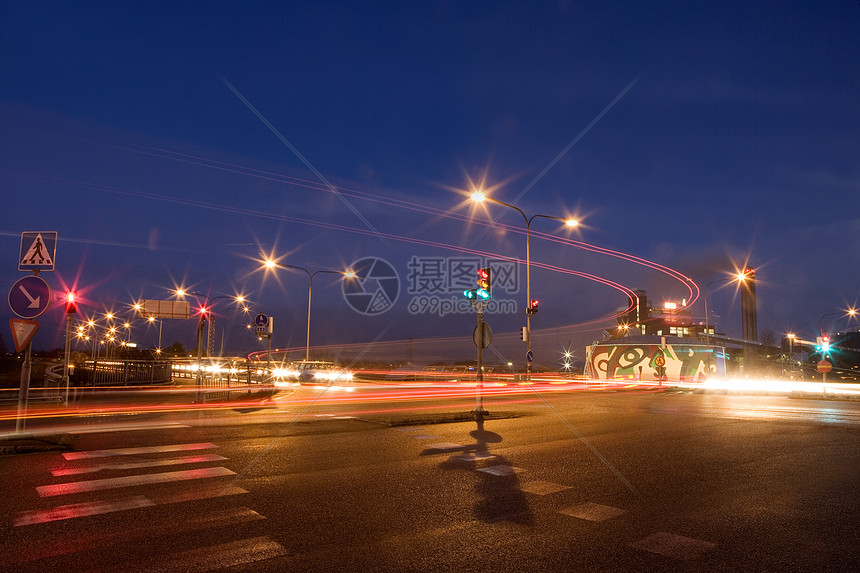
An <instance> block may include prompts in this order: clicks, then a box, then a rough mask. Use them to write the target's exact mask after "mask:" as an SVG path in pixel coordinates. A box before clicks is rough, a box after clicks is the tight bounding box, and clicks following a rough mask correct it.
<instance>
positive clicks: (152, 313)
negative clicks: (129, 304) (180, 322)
mask: <svg viewBox="0 0 860 573" xmlns="http://www.w3.org/2000/svg"><path fill="white" fill-rule="evenodd" d="M135 308H137V309H138V310H137V313H138V315H140V317H141V318H191V303H189V302H188V301H187V300H142V301H140V302H139V303H138V305H136V306H135Z"/></svg>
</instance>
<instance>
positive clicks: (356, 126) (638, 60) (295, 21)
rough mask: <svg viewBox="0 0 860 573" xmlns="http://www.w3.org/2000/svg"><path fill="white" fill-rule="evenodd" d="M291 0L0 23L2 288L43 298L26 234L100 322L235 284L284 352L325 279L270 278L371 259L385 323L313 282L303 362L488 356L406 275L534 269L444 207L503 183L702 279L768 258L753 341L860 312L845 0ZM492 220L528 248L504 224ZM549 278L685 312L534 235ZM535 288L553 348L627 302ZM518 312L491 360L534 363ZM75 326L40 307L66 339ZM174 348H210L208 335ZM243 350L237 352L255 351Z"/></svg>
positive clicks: (855, 13)
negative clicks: (412, 346)
mask: <svg viewBox="0 0 860 573" xmlns="http://www.w3.org/2000/svg"><path fill="white" fill-rule="evenodd" d="M292 4H299V3H281V2H272V3H244V2H243V3H239V2H217V3H216V2H200V3H194V2H182V3H141V4H137V5H135V4H129V3H124V2H114V3H87V4H86V5H79V4H77V3H71V4H70V3H44V2H27V3H22V2H6V1H3V2H2V3H0V7H2V8H0V42H2V44H0V77H2V81H0V184H2V189H3V204H4V215H3V217H2V219H0V221H2V222H0V256H2V259H0V275H2V277H3V281H4V282H5V283H7V284H8V286H10V287H11V285H12V283H13V282H14V281H15V280H16V279H17V278H18V277H19V276H23V273H21V272H19V271H18V270H17V261H16V259H17V257H18V250H19V241H20V239H19V237H20V233H21V232H22V231H38V230H56V231H58V232H59V237H60V241H59V245H58V249H57V270H56V271H55V272H54V273H52V274H50V273H46V274H45V275H43V276H46V278H48V280H49V282H51V284H52V286H54V287H55V288H56V289H57V290H62V288H63V285H64V284H77V288H78V290H80V291H82V292H85V297H86V300H87V301H88V303H89V304H90V309H91V310H90V309H87V310H85V313H89V312H90V311H92V312H101V310H102V309H104V308H105V307H108V306H110V307H114V308H117V309H119V308H121V307H122V306H123V305H126V304H128V303H129V302H131V301H132V300H134V299H136V298H139V297H143V298H167V296H168V293H167V290H166V289H168V288H170V287H173V286H174V285H178V284H180V283H181V284H182V285H183V286H186V287H190V288H193V289H195V290H198V291H202V292H206V293H211V294H212V295H216V294H219V295H220V294H231V293H233V292H234V291H235V290H241V291H243V292H245V293H246V294H248V295H249V296H250V297H251V298H252V300H253V301H254V303H253V307H254V309H255V310H260V311H263V312H266V313H268V314H271V315H274V316H277V317H278V322H277V324H278V325H279V328H278V329H277V334H276V343H275V344H276V345H280V346H286V345H291V346H303V344H304V333H305V320H306V315H305V312H306V303H307V298H306V297H307V279H306V278H303V275H293V274H289V273H288V272H285V271H281V272H280V273H279V276H280V284H279V283H278V282H276V281H275V280H272V277H271V276H270V277H269V278H268V279H266V280H265V281H263V274H262V273H259V272H255V270H254V269H255V267H256V266H257V263H256V262H255V261H254V260H253V259H254V258H257V257H259V254H260V252H261V251H263V252H267V253H269V252H271V253H274V254H276V255H278V256H283V257H284V258H283V259H282V261H281V262H283V263H286V264H293V265H298V266H303V267H307V268H309V269H311V270H316V269H322V268H325V269H332V268H335V269H342V268H346V267H347V266H349V265H350V264H351V263H352V262H354V261H356V260H358V259H360V258H362V257H379V258H382V259H384V260H386V261H388V262H390V264H391V265H392V266H393V267H394V268H395V270H396V272H397V273H398V275H399V280H400V285H401V290H400V293H399V297H398V299H397V300H396V301H395V302H394V304H393V305H392V306H391V308H390V309H389V310H388V311H387V312H384V313H380V314H378V315H372V316H365V315H361V314H359V313H357V312H356V311H355V310H353V309H352V308H351V307H350V306H349V305H348V304H347V301H346V300H345V298H344V296H343V294H342V293H341V290H340V286H339V285H338V284H336V283H334V282H333V278H332V277H331V276H327V275H319V276H318V277H317V278H316V279H315V282H314V305H313V309H314V310H313V313H314V314H313V317H314V321H313V325H314V328H313V330H314V335H313V336H314V338H313V339H312V343H314V342H316V343H319V344H322V343H326V342H327V343H332V344H336V343H341V342H344V343H346V342H349V343H358V342H363V341H366V340H370V339H374V338H377V337H379V338H380V339H382V340H387V339H401V338H408V337H412V338H416V339H420V338H423V337H427V336H461V335H464V334H465V335H468V334H469V333H470V332H471V325H472V321H473V320H474V319H473V317H472V316H471V315H468V314H463V313H459V314H450V315H447V316H444V317H439V316H433V315H431V314H428V313H427V312H424V311H420V310H418V311H416V308H417V307H416V306H415V305H416V304H417V302H416V297H420V296H422V295H426V296H428V297H429V296H432V295H433V294H434V293H432V292H429V291H424V292H407V291H408V290H409V289H408V287H409V281H410V280H409V278H408V274H409V261H410V260H412V259H413V257H417V258H419V259H421V261H423V262H424V263H428V262H429V261H431V260H434V259H435V260H439V259H442V260H444V261H445V262H446V263H447V262H448V261H449V258H450V257H460V256H464V255H465V254H464V253H463V252H461V251H458V250H457V249H458V248H462V247H465V248H471V249H476V250H478V251H482V252H485V253H491V254H497V255H503V256H513V257H519V258H522V257H524V255H525V253H524V251H525V241H524V237H523V236H522V235H520V234H518V233H516V232H514V230H508V231H507V232H505V231H504V230H503V229H500V228H496V229H494V230H493V231H490V232H487V233H484V234H482V233H481V229H482V227H480V226H478V225H471V226H470V225H469V224H468V222H467V221H463V220H460V219H456V218H450V217H443V216H441V215H440V214H439V213H444V212H450V213H451V214H454V215H468V214H469V213H470V209H469V208H468V206H464V205H463V204H462V202H463V201H464V199H465V197H464V196H462V195H460V194H458V193H457V192H456V191H455V190H456V189H465V188H466V187H467V186H468V182H469V181H470V180H473V181H477V180H481V179H482V177H486V181H487V183H488V185H492V186H498V189H497V190H495V191H494V193H493V196H495V197H497V198H498V199H500V200H502V201H506V202H509V203H515V204H516V205H517V206H518V207H520V208H522V209H523V210H524V211H525V212H526V213H528V214H529V215H531V214H550V215H560V216H567V215H570V214H573V215H575V216H577V217H580V218H581V219H582V222H583V226H582V228H581V229H580V231H579V232H577V233H576V234H567V233H565V231H564V230H562V229H560V228H559V227H558V226H556V225H555V223H554V222H550V221H546V220H536V221H535V223H533V230H536V231H540V232H545V233H550V234H553V235H557V236H561V237H570V238H573V239H577V240H581V241H585V242H588V243H591V244H595V245H598V246H601V247H604V248H608V249H613V250H618V251H623V252H626V253H630V254H632V255H635V256H638V257H643V258H646V259H649V260H652V261H655V262H657V263H660V264H662V265H666V266H668V267H671V268H672V269H676V270H677V271H679V272H680V273H683V274H684V275H686V276H688V277H691V278H692V279H693V280H695V281H696V282H698V284H699V285H700V287H704V286H705V285H706V284H708V283H710V282H711V281H714V280H716V279H719V278H721V277H723V276H725V275H724V273H727V272H731V271H732V270H733V269H734V267H733V265H743V264H744V263H745V262H746V261H748V262H749V264H750V265H752V266H754V267H755V268H756V269H757V273H758V278H759V284H758V295H759V310H760V317H759V329H760V331H761V330H764V329H767V328H769V329H771V330H772V331H774V333H775V334H777V335H778V336H779V335H781V334H782V333H784V332H786V331H789V330H790V331H796V332H799V333H801V335H802V336H814V330H815V329H816V328H817V324H818V321H819V318H820V317H821V316H822V315H823V314H827V313H833V312H838V311H839V310H840V309H842V308H847V307H849V306H853V305H856V304H857V303H858V302H860V301H858V297H860V293H858V286H857V285H858V284H860V255H858V253H860V218H858V217H860V216H858V209H860V199H858V197H860V193H858V191H860V162H858V151H860V106H858V101H860V73H858V70H860V6H858V5H857V3H856V2H854V1H853V0H852V1H844V2H841V1H840V2H830V3H826V4H823V5H822V4H821V3H820V2H812V1H810V2H725V1H724V2H707V3H689V2H655V3H642V2H636V3H634V2H629V3H625V2H621V3H613V4H607V3H605V2H573V1H571V2H565V1H561V2H545V3H543V2H532V3H522V2H425V3H421V4H418V3H408V2H406V3H404V2H372V1H371V2H368V1H364V2H315V3H305V4H307V5H306V6H293V5H292ZM230 86H232V87H233V88H234V89H235V91H233V90H231V88H230ZM627 88H629V89H627ZM625 89H627V91H624V90H625ZM236 92H238V94H241V98H245V100H246V102H247V104H250V105H252V106H253V108H254V109H256V111H257V113H258V114H259V115H257V114H255V113H254V112H252V110H251V109H250V108H249V105H247V104H246V102H243V101H242V99H241V98H240V96H239V95H237V93H236ZM622 93H623V97H620V99H617V98H618V96H619V94H622ZM616 99H617V101H616V102H615V103H614V105H610V104H611V103H612V102H613V101H614V100H616ZM607 108H608V109H607ZM595 120H596V121H595ZM273 130H277V132H278V133H279V134H280V137H279V136H278V135H276V134H275V133H274V132H273ZM287 142H288V143H289V145H288V144H287ZM572 143H573V145H570V144H572ZM291 146H292V149H291ZM568 146H569V149H568V150H567V152H566V153H564V154H563V155H561V153H562V151H563V150H565V149H566V148H567V147H568ZM295 151H298V152H299V153H300V154H301V155H302V156H303V157H304V159H305V161H302V160H301V159H300V158H299V157H298V156H297V154H296V153H295ZM310 166H313V169H311V167H310ZM549 166H551V168H549V169H547V168H548V167H549ZM314 171H316V173H315V172H314ZM484 173H486V175H484ZM321 178H323V179H325V181H327V182H328V183H329V184H330V185H331V187H330V186H329V185H327V184H325V183H323V182H322V181H321ZM332 187H334V188H336V189H338V191H339V192H340V193H341V194H340V195H336V194H335V193H334V192H333V191H332ZM524 190H527V192H526V193H525V194H523V191H524ZM356 194H365V195H362V196H357V195H356ZM369 196H372V199H373V200H369V199H368V197H369ZM401 202H409V203H410V204H411V205H410V206H409V207H410V208H406V207H407V205H405V204H403V203H401ZM347 203H348V204H347ZM476 213H477V212H476ZM490 214H491V215H492V216H493V217H494V218H496V219H497V220H498V221H499V223H500V224H506V225H511V226H513V227H516V228H521V227H522V218H521V217H520V216H519V215H518V214H517V213H515V212H514V211H512V210H508V209H504V208H502V207H499V206H493V207H490ZM374 231H375V232H378V233H379V235H381V236H384V237H387V238H384V237H381V236H375V235H374ZM368 233H370V234H368ZM398 238H406V239H407V240H400V239H398ZM416 240H417V241H421V242H422V243H423V244H418V243H416V242H415V241H416ZM432 243H443V245H439V244H436V245H434V244H432ZM532 259H533V261H535V262H538V263H541V262H542V263H546V264H549V265H556V266H558V267H561V268H564V269H570V270H575V271H580V272H584V273H590V274H593V275H596V276H599V277H605V278H607V279H610V280H612V281H616V282H618V283H620V284H623V285H625V286H627V287H629V288H633V289H637V288H645V289H647V290H648V292H649V295H650V296H651V297H652V299H653V300H655V301H662V300H680V299H682V298H684V297H687V296H689V295H688V291H687V290H686V289H685V287H684V285H683V284H681V282H679V281H676V280H672V279H670V278H668V277H667V276H666V275H665V274H662V273H659V272H655V271H654V270H652V269H648V268H644V267H642V266H640V265H635V264H632V263H630V262H626V261H622V260H619V259H617V258H612V257H606V256H602V255H597V254H593V253H587V252H585V251H582V250H580V249H577V248H575V247H573V246H571V245H559V244H554V243H551V242H548V241H543V240H540V239H535V240H534V241H533V243H532ZM413 278H414V277H413ZM532 279H533V285H532V286H533V293H534V294H535V295H536V296H539V297H540V298H541V299H542V302H541V306H542V309H544V310H543V312H542V313H540V314H539V315H538V317H537V318H536V320H535V321H534V323H533V328H535V329H541V328H554V329H556V330H553V331H551V333H548V334H547V335H546V336H545V337H544V338H543V339H542V340H541V342H540V345H542V346H540V345H539V346H540V348H541V349H542V350H543V348H544V347H545V349H546V350H544V353H545V354H548V353H550V352H554V351H555V350H556V349H557V347H558V346H559V345H566V344H568V343H569V341H572V344H573V345H574V346H576V347H577V348H581V346H582V345H583V344H586V343H588V342H590V341H592V340H594V339H596V338H599V337H600V326H609V325H611V324H612V320H611V319H605V320H603V321H602V322H600V321H599V319H601V318H605V317H607V316H608V315H611V314H612V313H613V312H614V311H615V309H616V308H618V307H620V306H624V305H625V296H624V295H623V294H622V293H621V292H619V291H617V290H614V289H612V288H608V287H606V286H604V285H601V284H598V283H595V282H592V281H589V280H586V279H584V278H581V277H576V276H572V275H569V274H564V273H559V272H553V271H551V270H548V269H541V268H537V267H535V268H533V275H532ZM524 280H525V277H524V272H522V273H521V276H520V283H523V282H524ZM718 286H719V285H712V287H711V288H710V289H709V291H708V292H709V305H710V306H711V307H712V308H713V309H714V310H715V311H716V312H717V314H719V315H720V317H721V320H722V321H721V324H720V330H723V331H725V332H727V333H729V334H732V335H739V333H740V318H739V315H740V310H739V303H738V302H737V301H734V300H733V297H732V296H731V292H730V291H731V289H722V290H719V289H718V288H717V287H718ZM412 287H413V288H412V290H413V291H416V289H417V286H416V285H414V284H413V285H412ZM368 288H370V287H368ZM443 294H444V296H443V297H442V298H445V299H450V298H452V297H453V296H454V294H455V293H453V291H450V289H449V291H446V292H445V293H443ZM437 295H438V293H437ZM499 299H500V300H502V299H510V300H515V301H517V303H518V304H519V306H518V307H517V308H516V309H515V310H514V309H509V310H511V312H499V313H498V314H497V315H496V316H494V317H492V318H488V320H489V321H490V322H491V323H492V324H493V327H494V328H495V330H496V333H497V336H501V338H499V344H498V351H499V356H500V357H504V358H508V357H510V359H511V360H521V358H522V357H521V356H520V355H521V354H522V351H523V349H522V346H521V345H520V344H519V340H516V344H514V343H513V339H514V338H518V335H517V330H518V328H519V327H520V326H521V323H523V322H524V321H523V314H522V311H523V306H522V305H523V303H524V301H525V293H524V285H522V284H521V285H520V286H519V290H518V291H517V292H510V293H501V292H500V293H499ZM425 302H426V301H425ZM410 303H412V304H413V307H412V312H410V310H409V308H410V307H409V305H410ZM219 304H221V305H223V304H225V303H224V302H222V303H219ZM694 308H695V309H696V313H697V314H699V315H703V314H704V312H703V308H702V301H701V299H699V301H698V302H697V303H696V306H695V307H694ZM225 312H226V307H225ZM6 315H8V316H11V313H10V312H9V311H8V310H7V311H4V316H6ZM830 318H831V319H832V318H833V317H830ZM60 319H61V316H60V312H59V311H58V310H57V309H54V310H51V311H49V312H48V313H47V314H46V315H45V316H44V317H43V323H44V325H43V326H44V328H45V329H46V331H50V332H54V331H56V330H58V329H59V324H60ZM226 320H227V323H228V324H230V323H231V322H233V323H235V324H237V325H238V324H239V323H240V322H241V320H240V318H239V317H238V315H233V314H230V313H227V316H226ZM595 320H598V322H597V323H593V321H595ZM827 320H830V319H827ZM584 323H592V324H587V325H585V324H584ZM571 325H579V326H571ZM837 326H838V327H840V328H844V327H845V326H846V323H845V322H844V321H842V322H839V324H837ZM855 326H856V325H855ZM170 328H171V329H172V330H171V334H170V337H171V341H172V339H175V338H181V339H183V340H184V341H185V342H186V343H189V342H193V340H192V339H193V325H191V324H190V323H184V324H176V323H172V324H171V326H170ZM142 332H143V329H142ZM174 332H175V335H174ZM227 332H228V333H227V334H226V335H225V338H227V339H228V345H229V344H233V342H230V340H231V339H233V338H236V339H238V338H239V336H240V335H241V332H240V331H239V330H238V329H237V328H234V329H233V332H232V333H230V329H229V328H228V331H227ZM505 333H507V336H508V338H510V339H511V340H510V341H508V342H511V344H508V345H507V346H506V339H505V338H504V336H502V335H504V334H505ZM40 336H41V335H40ZM44 336H45V337H44V338H43V339H42V341H43V343H44V345H45V346H50V345H51V344H52V342H50V338H49V337H48V336H47V335H44ZM4 338H5V340H7V341H9V340H10V336H9V334H8V333H4ZM150 343H151V342H150ZM236 344H238V343H236ZM36 346H37V347H38V346H39V341H38V340H37V342H36ZM248 346H249V347H251V348H252V347H253V346H254V345H253V344H250V345H248ZM470 346H471V342H469V341H468V340H467V344H466V346H465V351H466V352H467V353H471V352H472V350H470V349H469V347H470ZM419 351H420V349H417V348H416V350H415V352H416V354H418V353H419Z"/></svg>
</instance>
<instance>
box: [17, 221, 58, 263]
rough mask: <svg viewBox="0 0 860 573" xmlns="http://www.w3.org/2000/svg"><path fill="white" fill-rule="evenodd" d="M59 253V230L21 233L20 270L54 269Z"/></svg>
mask: <svg viewBox="0 0 860 573" xmlns="http://www.w3.org/2000/svg"><path fill="white" fill-rule="evenodd" d="M56 254H57V231H34V232H24V233H21V255H20V256H19V257H18V270H19V271H37V270H38V271H52V270H54V256H55V255H56Z"/></svg>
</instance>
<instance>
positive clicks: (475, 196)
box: [469, 191, 487, 203]
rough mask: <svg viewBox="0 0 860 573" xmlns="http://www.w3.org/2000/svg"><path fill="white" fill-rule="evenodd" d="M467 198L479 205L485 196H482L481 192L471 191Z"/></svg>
mask: <svg viewBox="0 0 860 573" xmlns="http://www.w3.org/2000/svg"><path fill="white" fill-rule="evenodd" d="M469 198H470V199H472V201H474V202H475V203H480V202H481V201H483V200H484V199H486V198H487V196H486V195H484V192H483V191H473V192H472V194H471V195H469Z"/></svg>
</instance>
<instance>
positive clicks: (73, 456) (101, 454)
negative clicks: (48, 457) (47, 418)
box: [63, 443, 218, 460]
mask: <svg viewBox="0 0 860 573" xmlns="http://www.w3.org/2000/svg"><path fill="white" fill-rule="evenodd" d="M217 447H218V446H216V445H215V444H209V443H203V444H171V445H167V446H144V447H139V448H117V449H113V450H91V451H88V452H66V453H65V454H63V457H64V458H66V459H67V460H83V459H87V458H107V457H111V456H137V455H140V454H161V453H164V452H186V451H191V450H210V449H213V448H217Z"/></svg>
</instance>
